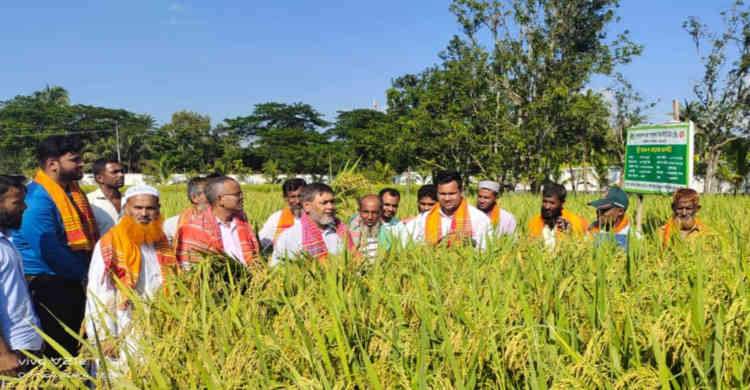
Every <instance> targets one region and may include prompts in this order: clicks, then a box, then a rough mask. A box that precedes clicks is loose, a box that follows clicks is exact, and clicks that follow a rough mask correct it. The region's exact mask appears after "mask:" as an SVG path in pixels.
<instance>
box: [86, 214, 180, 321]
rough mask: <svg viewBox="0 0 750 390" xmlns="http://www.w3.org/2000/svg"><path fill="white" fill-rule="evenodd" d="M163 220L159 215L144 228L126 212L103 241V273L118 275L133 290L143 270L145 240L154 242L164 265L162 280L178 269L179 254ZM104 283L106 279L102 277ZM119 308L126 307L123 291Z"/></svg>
mask: <svg viewBox="0 0 750 390" xmlns="http://www.w3.org/2000/svg"><path fill="white" fill-rule="evenodd" d="M161 223H162V220H161V218H158V219H156V220H154V222H152V223H151V226H149V227H147V228H143V227H141V226H139V225H138V222H136V221H135V220H133V218H131V217H130V216H127V215H126V216H124V217H123V218H122V219H121V220H120V222H119V223H118V224H117V225H115V227H113V228H112V229H110V230H109V231H108V232H107V233H106V234H105V235H104V237H102V240H101V242H100V244H99V245H100V247H101V253H102V258H103V259H104V267H105V272H104V277H105V278H106V277H111V278H113V281H114V279H115V278H117V279H118V280H119V281H120V282H122V284H123V285H124V286H125V287H126V288H128V289H130V290H133V289H134V288H135V285H136V284H137V283H138V277H139V276H140V273H141V263H142V258H141V248H140V246H141V245H143V244H153V245H154V248H155V249H156V258H157V260H158V261H159V267H160V268H161V274H162V280H165V279H166V278H167V277H168V275H170V274H172V273H175V272H177V270H178V267H177V264H178V263H177V257H176V256H175V254H174V250H173V249H172V247H171V246H170V245H169V241H168V240H167V236H166V235H164V232H163V231H162V230H161V228H160V226H161ZM101 282H102V283H103V282H104V280H102V281H101ZM121 293H122V298H123V299H122V302H121V303H120V307H119V308H120V309H124V308H125V307H127V304H128V299H127V295H126V292H125V291H122V292H121Z"/></svg>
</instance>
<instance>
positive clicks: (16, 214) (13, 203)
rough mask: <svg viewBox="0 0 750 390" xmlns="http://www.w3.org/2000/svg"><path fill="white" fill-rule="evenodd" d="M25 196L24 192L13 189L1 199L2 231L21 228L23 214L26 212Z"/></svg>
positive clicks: (0, 228) (0, 223) (0, 224)
mask: <svg viewBox="0 0 750 390" xmlns="http://www.w3.org/2000/svg"><path fill="white" fill-rule="evenodd" d="M25 195H26V193H25V192H24V191H22V190H20V189H18V188H11V189H10V190H8V192H6V193H5V195H3V196H2V197H0V230H14V229H18V228H20V227H21V220H22V218H23V212H24V210H26V202H24V197H25Z"/></svg>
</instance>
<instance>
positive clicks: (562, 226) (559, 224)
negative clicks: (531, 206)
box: [555, 217, 570, 233]
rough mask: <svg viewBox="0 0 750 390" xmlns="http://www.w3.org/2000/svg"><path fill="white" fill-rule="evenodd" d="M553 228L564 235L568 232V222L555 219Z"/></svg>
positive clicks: (563, 219) (561, 218)
mask: <svg viewBox="0 0 750 390" xmlns="http://www.w3.org/2000/svg"><path fill="white" fill-rule="evenodd" d="M555 228H557V230H559V231H561V232H563V233H565V232H567V231H568V229H570V222H568V220H567V219H565V218H563V217H557V221H556V222H555Z"/></svg>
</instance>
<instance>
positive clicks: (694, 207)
mask: <svg viewBox="0 0 750 390" xmlns="http://www.w3.org/2000/svg"><path fill="white" fill-rule="evenodd" d="M700 209H701V205H700V197H699V195H698V192H697V191H695V190H694V189H692V188H680V189H679V190H677V191H675V193H674V195H673V196H672V212H673V213H674V214H673V215H672V217H671V218H669V220H668V221H667V223H666V224H664V226H662V228H661V236H662V243H663V244H664V245H670V244H672V243H673V242H674V241H675V240H676V239H679V240H686V239H693V238H695V237H700V236H704V235H705V234H706V233H707V232H708V229H707V228H706V226H704V225H703V223H702V222H701V221H700V220H699V219H698V218H697V217H696V216H695V214H696V213H698V211H700Z"/></svg>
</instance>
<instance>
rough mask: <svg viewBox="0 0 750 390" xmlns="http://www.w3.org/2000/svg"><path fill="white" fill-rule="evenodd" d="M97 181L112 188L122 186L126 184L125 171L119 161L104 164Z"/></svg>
mask: <svg viewBox="0 0 750 390" xmlns="http://www.w3.org/2000/svg"><path fill="white" fill-rule="evenodd" d="M96 181H97V183H99V184H101V185H105V186H107V187H110V188H120V187H122V186H123V185H125V171H123V170H122V165H120V164H118V163H108V164H107V165H105V166H104V171H102V172H100V173H99V174H98V175H96Z"/></svg>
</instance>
